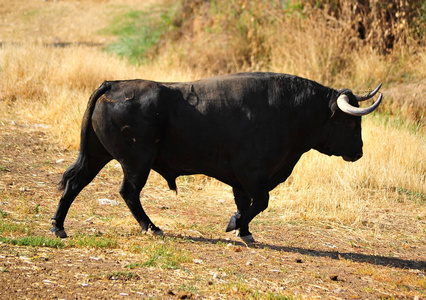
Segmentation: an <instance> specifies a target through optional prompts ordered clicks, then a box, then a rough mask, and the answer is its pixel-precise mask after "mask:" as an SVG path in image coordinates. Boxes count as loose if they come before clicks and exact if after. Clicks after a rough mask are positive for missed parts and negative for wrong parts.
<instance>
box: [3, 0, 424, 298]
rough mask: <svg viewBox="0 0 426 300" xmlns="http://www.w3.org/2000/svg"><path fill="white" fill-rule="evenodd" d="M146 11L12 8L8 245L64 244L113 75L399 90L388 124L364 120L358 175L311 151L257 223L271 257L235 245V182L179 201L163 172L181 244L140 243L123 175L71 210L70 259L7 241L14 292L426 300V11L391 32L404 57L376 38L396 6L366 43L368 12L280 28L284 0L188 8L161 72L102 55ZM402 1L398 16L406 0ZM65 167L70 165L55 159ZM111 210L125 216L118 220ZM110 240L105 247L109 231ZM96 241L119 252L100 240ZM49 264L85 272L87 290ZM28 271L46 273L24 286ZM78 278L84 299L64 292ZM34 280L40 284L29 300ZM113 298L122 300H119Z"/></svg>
mask: <svg viewBox="0 0 426 300" xmlns="http://www.w3.org/2000/svg"><path fill="white" fill-rule="evenodd" d="M140 2H141V1H132V0H122V1H114V2H109V1H101V0H98V1H96V0H86V1H57V2H53V1H46V2H43V1H36V0H31V1H25V4H24V3H23V2H22V1H16V0H15V1H3V0H1V1H0V25H1V27H0V41H1V42H2V45H1V48H0V82H1V84H0V105H1V107H2V109H1V110H0V122H1V123H0V134H1V146H2V151H1V154H0V176H1V177H0V195H1V200H0V218H1V219H0V220H1V227H0V229H1V231H0V235H1V236H2V237H8V238H14V237H20V236H27V235H30V236H38V235H41V236H46V235H47V230H48V228H49V225H48V219H49V218H50V217H51V215H53V212H54V209H55V207H56V204H57V201H58V198H59V196H60V195H59V194H58V192H57V191H56V190H55V184H56V182H57V181H58V180H59V176H60V174H61V173H62V172H63V171H64V169H65V168H66V167H67V165H69V164H70V163H72V161H73V159H74V158H75V157H76V154H77V153H76V151H75V150H76V149H77V148H78V142H79V130H80V122H81V117H82V114H83V112H84V109H85V105H86V103H87V99H88V97H89V95H90V93H91V92H92V91H93V90H94V89H95V88H96V87H97V86H99V85H100V84H101V83H102V81H104V80H112V79H129V78H145V79H155V80H164V81H172V80H176V81H185V80H193V79H196V78H200V77H202V76H207V75H212V74H217V73H227V72H232V71H240V70H270V71H277V72H285V73H293V74H297V75H300V76H304V77H308V78H310V79H313V80H316V81H318V82H320V83H323V84H328V85H332V86H334V87H336V88H341V87H349V88H352V89H353V90H354V91H355V92H359V93H362V92H365V91H366V90H369V89H371V88H372V87H374V86H375V85H376V84H377V83H378V82H379V81H383V82H384V87H383V92H384V94H385V101H384V105H383V108H382V109H381V112H380V113H377V114H374V115H369V116H367V117H365V118H364V123H363V137H364V138H363V139H364V145H365V148H364V153H365V155H364V157H363V158H362V159H361V160H360V161H358V162H356V163H354V164H349V163H346V162H343V161H342V160H341V159H340V158H330V157H326V156H324V155H320V154H318V153H316V152H310V153H308V154H306V155H305V156H304V157H303V158H302V160H301V161H300V162H299V164H298V165H297V166H296V169H295V171H294V173H293V174H292V176H291V177H290V178H289V180H288V181H287V182H286V183H284V184H282V185H280V186H279V187H277V188H276V189H275V190H274V191H273V192H271V198H272V200H271V206H270V208H269V209H268V210H267V211H266V212H264V213H263V214H261V215H260V216H259V217H258V218H256V219H255V220H254V222H253V226H254V230H253V232H255V233H256V238H257V239H258V240H259V241H260V244H259V245H258V247H255V248H251V249H249V248H245V247H244V246H243V245H241V244H238V243H235V242H233V240H234V239H233V237H230V236H229V235H226V234H225V233H223V229H224V227H225V225H226V222H227V219H228V218H229V216H230V215H231V214H232V213H233V212H234V210H235V207H234V205H233V203H232V202H233V201H232V195H231V192H230V189H229V187H227V186H225V185H223V184H221V183H219V182H217V181H215V180H212V179H208V178H206V177H204V176H196V177H183V178H181V179H180V181H179V182H178V188H179V195H178V196H175V195H173V194H172V193H169V192H168V191H167V189H166V185H165V182H164V181H163V180H162V179H161V178H160V177H159V176H158V175H157V174H152V175H151V177H150V181H149V183H148V185H147V186H146V188H145V190H144V195H143V198H142V200H143V201H144V205H145V207H146V208H147V211H148V212H149V215H150V216H151V217H152V218H153V219H154V222H156V223H158V225H160V227H162V228H163V229H164V230H165V231H166V233H168V234H169V235H168V237H166V238H165V239H164V240H156V239H153V238H151V237H146V236H140V235H139V234H138V233H137V226H136V224H135V222H134V220H133V219H132V217H131V215H130V212H129V211H128V210H127V208H126V207H125V206H124V203H122V201H121V200H120V199H119V196H118V193H117V190H118V186H119V184H120V178H121V174H120V172H119V170H118V169H117V168H116V167H115V164H114V163H111V164H109V165H108V166H107V168H106V170H105V171H103V173H102V174H101V175H100V176H99V178H97V179H96V181H95V183H94V184H93V185H91V186H90V187H89V188H88V189H87V190H86V191H84V192H83V193H82V195H81V196H80V197H79V199H78V200H77V201H76V203H75V204H74V206H73V207H72V208H71V211H70V214H69V216H68V218H67V221H66V226H67V227H68V228H69V229H70V231H69V232H68V233H71V234H72V235H73V237H72V238H71V239H70V240H69V241H67V242H65V244H64V245H63V246H64V247H65V249H60V250H56V249H43V248H39V247H36V248H32V247H18V246H12V245H10V244H7V243H6V242H4V243H0V255H1V256H0V257H1V258H2V259H3V260H4V264H3V265H1V268H2V269H1V272H2V273H0V278H1V277H3V278H8V279H7V280H10V278H12V279H13V280H14V282H15V283H13V281H8V287H7V291H8V292H10V293H11V295H13V293H18V292H19V289H22V290H24V291H26V292H25V295H27V296H28V298H33V297H34V298H43V296H46V295H51V296H52V295H57V296H62V297H66V295H67V294H68V295H69V293H68V292H69V291H74V292H78V293H80V296H81V297H84V296H89V297H90V295H92V296H93V297H94V298H102V297H109V296H119V294H120V292H124V293H127V294H128V295H130V297H132V295H133V297H136V296H137V294H136V292H140V293H142V294H144V295H145V297H148V295H150V296H151V297H157V298H164V297H170V298H172V297H176V296H177V295H181V296H184V292H187V293H189V292H190V293H191V294H192V295H196V294H200V295H201V297H210V296H211V297H212V298H229V299H232V298H254V299H256V298H265V299H293V298H294V299H297V298H317V297H324V298H331V297H332V298H342V299H348V298H353V299H355V298H359V299H361V298H363V299H364V298H373V299H374V298H413V297H418V299H421V298H424V297H426V277H425V272H426V270H425V269H426V254H425V253H426V238H425V236H426V208H425V204H426V135H425V127H424V125H425V111H426V103H425V98H424V94H425V92H426V89H425V85H426V82H425V78H426V51H425V47H424V46H425V44H424V41H423V40H421V39H420V40H418V39H417V40H415V39H414V38H413V36H415V35H413V33H412V32H409V27H408V25H410V24H409V22H408V17H409V16H408V15H405V16H404V17H401V18H400V19H398V20H396V21H394V22H393V23H392V24H390V25H389V24H388V25H386V24H381V26H382V27H383V26H385V25H386V26H388V27H389V28H390V29H389V28H385V27H386V26H385V27H383V28H382V29H380V30H383V31H384V32H385V31H386V30H390V31H389V32H390V33H391V34H393V43H392V46H391V47H390V46H389V42H386V41H387V40H386V39H383V40H380V41H377V42H375V39H374V34H377V32H378V31H377V30H376V31H374V28H375V27H374V26H378V25H377V24H376V23H374V22H375V19H374V18H373V17H374V16H375V15H374V14H376V16H378V15H381V14H382V13H381V11H380V10H376V11H373V12H371V13H372V15H371V14H370V15H368V14H367V12H365V11H362V9H365V8H363V7H360V8H359V9H360V11H361V12H363V13H362V14H361V13H360V14H359V15H361V16H366V18H365V19H363V20H362V22H364V23H362V24H363V26H364V29H365V38H364V39H359V38H358V39H357V38H355V37H356V34H357V32H358V33H359V28H358V27H354V24H359V22H360V20H358V19H356V15H353V14H351V13H350V12H351V10H350V9H349V8H350V5H352V4H351V3H352V2H353V1H348V2H347V3H349V4H347V6H345V7H343V9H342V11H343V12H345V15H344V16H345V18H347V19H348V20H350V22H346V23H342V18H341V17H339V16H341V14H342V12H340V15H339V13H337V12H336V10H333V9H332V8H333V7H332V6H331V3H334V2H333V1H325V2H324V3H328V5H330V6H329V7H328V9H324V10H323V11H326V12H327V13H321V12H320V11H318V10H317V9H316V7H315V3H313V4H310V2H309V1H301V3H303V4H304V8H303V10H302V8H301V7H296V6H294V7H293V10H294V13H292V14H289V13H288V12H287V13H285V12H284V11H279V10H278V11H279V13H280V14H281V15H276V14H278V13H277V10H276V9H275V8H274V7H273V5H272V4H271V3H272V2H268V1H265V2H263V1H242V0H241V1H218V2H217V3H216V2H215V3H216V5H215V6H213V5H212V4H211V3H213V2H209V1H182V2H181V3H182V4H181V6H179V7H174V8H173V9H174V11H177V12H178V13H177V14H176V15H174V16H175V17H174V19H173V18H172V19H170V22H171V23H170V24H172V25H170V26H172V27H173V28H171V29H170V28H169V30H168V31H166V32H165V33H164V39H163V40H162V41H161V42H160V43H159V44H158V45H159V46H157V47H156V48H154V50H153V51H154V52H153V53H154V54H155V55H154V54H153V53H148V54H147V55H151V56H150V57H151V59H152V62H145V63H144V64H142V65H139V66H138V65H131V64H129V63H128V62H127V61H126V60H123V59H122V58H119V57H117V56H114V55H112V54H108V53H107V52H105V51H103V50H102V47H101V46H98V44H107V43H109V42H111V41H113V40H114V39H115V38H114V36H112V35H108V34H106V33H103V34H102V31H100V30H103V29H104V28H106V27H108V26H110V22H112V20H113V19H114V17H116V16H122V15H123V14H126V13H128V12H129V11H135V10H143V9H145V8H146V7H149V5H150V3H154V4H156V3H157V1H147V2H146V3H143V4H140ZM372 2H374V3H376V4H377V3H378V1H372ZM209 3H210V4H209ZM265 3H266V4H265ZM279 3H280V4H279V5H283V3H284V2H279ZM395 3H396V4H395V5H396V6H395V8H394V9H396V10H397V11H394V14H396V13H397V12H398V9H401V7H403V5H402V4H404V3H405V2H404V1H399V2H397V1H395ZM398 3H399V4H398ZM265 5H266V6H265ZM398 5H399V6H398ZM407 5H408V4H407ZM373 7H374V6H373ZM301 11H303V12H304V13H305V15H304V16H302V15H301ZM271 14H273V16H274V18H267V16H268V15H271ZM178 16H181V19H179V18H178ZM230 16H234V18H230ZM307 16H308V17H307ZM372 16H373V17H372ZM185 18H186V19H185ZM404 18H405V19H404ZM184 20H185V22H183V21H184ZM235 20H237V23H235ZM262 20H268V22H270V23H268V22H266V21H264V22H262ZM271 20H273V21H271ZM403 20H405V22H403ZM398 22H399V23H398ZM375 24H376V25H375ZM401 24H406V25H403V26H401ZM404 26H406V27H404ZM410 28H411V27H410ZM416 28H417V30H418V27H416ZM172 29H173V30H172ZM354 30H355V31H354ZM392 30H393V31H392ZM100 32H101V33H100ZM369 32H374V34H373V33H372V34H370V35H369ZM290 33H291V34H290ZM354 36H355V37H354ZM382 36H384V35H382ZM200 41H203V42H200ZM55 43H56V46H58V45H61V46H66V47H55ZM58 43H62V44H58ZM388 46H389V47H388ZM19 125H21V126H19ZM52 140H53V141H54V142H51V141H52ZM59 159H64V160H65V161H64V162H59V163H55V162H56V161H58V160H59ZM101 198H109V199H112V200H116V201H117V202H118V203H119V204H118V205H117V206H114V207H111V208H109V207H108V208H105V206H102V205H100V204H99V202H98V201H97V199H101ZM91 218H92V219H91ZM87 220H89V221H87ZM93 222H94V224H92V223H93ZM12 224H14V227H13V226H12ZM98 231H102V232H103V233H104V235H103V236H96V235H94V233H96V232H98ZM79 234H81V235H82V237H83V238H82V239H83V241H80V242H79ZM88 237H89V238H90V237H93V238H94V239H101V241H102V242H105V243H106V245H107V246H105V245H104V246H102V245H96V244H94V245H90V244H88V241H86V240H84V238H88ZM229 238H231V240H226V239H229ZM108 239H109V240H108ZM79 243H80V245H83V246H79ZM87 245H89V246H87ZM105 248H106V249H107V250H104V249H105ZM152 253H160V254H159V256H152V255H153V254H152ZM161 253H162V254H161ZM63 255H64V256H65V257H66V260H65V262H64V261H62V260H61V259H60V258H59V257H62V256H63ZM19 257H21V258H19ZM22 257H26V259H27V260H28V261H26V260H25V259H22ZM93 257H94V258H96V259H98V260H96V259H92V258H93ZM161 257H162V258H161ZM114 260H116V261H118V262H119V264H118V265H117V264H116V265H114V263H115V261H114ZM46 261H48V262H50V263H55V264H57V265H59V266H60V269H67V268H68V269H69V270H73V272H75V278H77V281H76V280H74V279H73V278H74V277H73V276H74V275H72V276H70V277H69V278H68V277H66V276H65V275H64V274H62V273H60V271H58V270H56V269H55V268H52V265H49V264H46V263H45V262H46ZM78 261H80V262H78ZM149 262H150V263H149ZM300 262H302V263H300ZM131 264H133V265H132V266H133V267H132V268H130V267H125V266H126V265H127V266H128V265H131ZM170 264H171V265H170ZM27 265H28V266H31V268H30V269H31V270H32V271H27V272H28V274H30V275H28V277H22V276H21V275H20V272H21V271H20V270H27V269H25V268H24V267H25V266H27ZM13 266H16V270H15V269H13ZM77 266H78V268H77ZM88 266H89V267H88ZM43 268H44V269H43ZM43 270H44V271H43ZM55 272H56V273H55ZM58 272H59V274H57V273H58ZM61 274H62V278H64V279H63V280H66V283H64V284H63V285H65V284H70V286H71V287H72V288H71V289H69V290H68V291H67V290H66V289H65V288H64V289H63V288H62V287H59V286H58V284H59V285H61V284H60V280H61V279H60V278H61V276H59V275H61ZM84 274H86V275H87V276H89V275H90V276H92V277H87V278H86V277H84ZM336 274H337V275H336ZM334 275H336V276H337V277H333V276H334ZM114 276H115V278H116V280H115V281H114V279H111V278H114ZM46 278H47V279H46ZM65 278H66V279H65ZM330 278H331V279H330ZM43 280H44V281H43ZM46 280H47V282H46ZM28 281H30V282H32V283H33V285H31V287H29V288H27V287H25V288H23V286H25V283H26V282H28ZM38 282H40V284H39V285H40V286H38ZM104 283H105V285H103V284H104ZM112 283H117V284H115V285H112ZM14 284H15V285H14ZM19 284H21V285H22V286H20V287H18V285H19ZM0 286H1V285H0ZM107 286H108V288H109V289H110V293H108V290H106V291H105V290H102V287H107ZM1 287H2V288H1V289H0V292H2V293H3V292H4V291H6V285H3V286H1ZM43 287H44V289H43ZM86 287H87V289H86V291H85V288H86ZM13 288H14V289H15V291H12V289H13ZM49 288H50V294H49V291H48V289H49ZM339 289H340V290H339ZM35 292H37V293H40V294H37V293H35ZM132 293H133V294H132ZM179 293H181V294H179ZM172 294H174V295H172ZM3 295H4V294H2V296H3ZM34 295H35V296H34ZM188 295H189V294H188ZM122 296H123V295H122ZM123 297H124V296H123ZM280 297H281V298H280ZM285 297H287V298H285Z"/></svg>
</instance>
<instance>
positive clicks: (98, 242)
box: [68, 234, 118, 248]
mask: <svg viewBox="0 0 426 300" xmlns="http://www.w3.org/2000/svg"><path fill="white" fill-rule="evenodd" d="M68 245H69V246H70V247H78V248H118V241H117V240H116V239H114V238H110V237H102V236H96V235H92V236H89V235H84V234H81V235H76V236H73V237H71V238H70V240H69V242H68Z"/></svg>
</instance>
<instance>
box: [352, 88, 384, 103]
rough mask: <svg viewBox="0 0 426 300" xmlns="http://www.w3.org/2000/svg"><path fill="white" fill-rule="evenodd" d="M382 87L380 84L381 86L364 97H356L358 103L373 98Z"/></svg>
mask: <svg viewBox="0 0 426 300" xmlns="http://www.w3.org/2000/svg"><path fill="white" fill-rule="evenodd" d="M381 87H382V84H379V86H378V87H376V88H375V89H374V91H371V92H369V93H368V94H366V95H364V96H356V100H358V102H361V101H365V100H368V99H370V98H372V97H373V96H374V95H375V94H376V93H377V92H378V91H379V90H380V88H381Z"/></svg>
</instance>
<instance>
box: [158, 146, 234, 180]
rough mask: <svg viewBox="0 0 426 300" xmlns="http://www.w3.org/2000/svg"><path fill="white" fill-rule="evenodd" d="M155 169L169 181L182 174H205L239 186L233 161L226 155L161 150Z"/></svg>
mask: <svg viewBox="0 0 426 300" xmlns="http://www.w3.org/2000/svg"><path fill="white" fill-rule="evenodd" d="M153 169H154V170H155V171H157V172H158V173H160V174H161V175H162V176H163V177H165V179H166V180H167V181H169V180H174V179H175V178H177V177H179V176H182V175H194V174H203V175H207V176H209V177H213V178H216V179H217V180H219V181H221V182H223V183H225V184H228V185H230V186H233V187H238V186H239V183H238V180H237V178H236V175H235V173H234V171H233V169H232V167H231V161H230V160H229V159H227V158H225V157H222V158H218V157H212V156H208V155H207V156H206V155H195V154H194V153H192V155H189V154H186V155H183V154H179V152H176V153H174V154H172V153H161V152H160V154H159V155H158V156H157V158H156V160H155V162H154V166H153Z"/></svg>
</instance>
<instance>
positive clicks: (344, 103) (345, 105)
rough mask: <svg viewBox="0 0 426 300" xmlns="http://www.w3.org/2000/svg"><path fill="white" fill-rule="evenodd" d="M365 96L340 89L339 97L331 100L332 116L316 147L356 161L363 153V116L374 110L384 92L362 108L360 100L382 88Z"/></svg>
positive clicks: (368, 97) (370, 96)
mask: <svg viewBox="0 0 426 300" xmlns="http://www.w3.org/2000/svg"><path fill="white" fill-rule="evenodd" d="M381 86H382V85H381V84H380V85H379V86H378V87H377V88H376V89H375V90H373V91H371V92H369V93H368V94H366V95H364V96H357V95H354V94H353V93H352V92H351V91H350V90H348V89H344V90H340V91H339V93H338V96H337V99H336V98H334V100H332V101H331V105H330V108H331V114H332V115H331V118H330V119H329V121H328V122H327V125H326V131H325V134H326V136H325V138H323V139H322V140H321V142H320V145H319V146H318V147H316V149H317V150H318V151H320V152H322V153H324V154H328V155H337V156H342V157H343V159H344V160H346V161H356V160H358V159H360V158H361V157H362V155H363V152H362V146H363V143H362V138H361V116H365V115H367V114H369V113H371V112H373V111H374V110H375V109H376V108H377V107H378V106H379V105H380V102H381V101H382V98H383V96H382V94H380V95H379V98H378V99H377V101H376V102H375V103H374V104H373V105H371V106H370V107H367V108H360V107H359V105H358V102H361V101H366V100H368V99H371V98H372V97H373V96H374V95H375V94H376V93H377V92H378V91H379V89H380V87H381Z"/></svg>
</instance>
